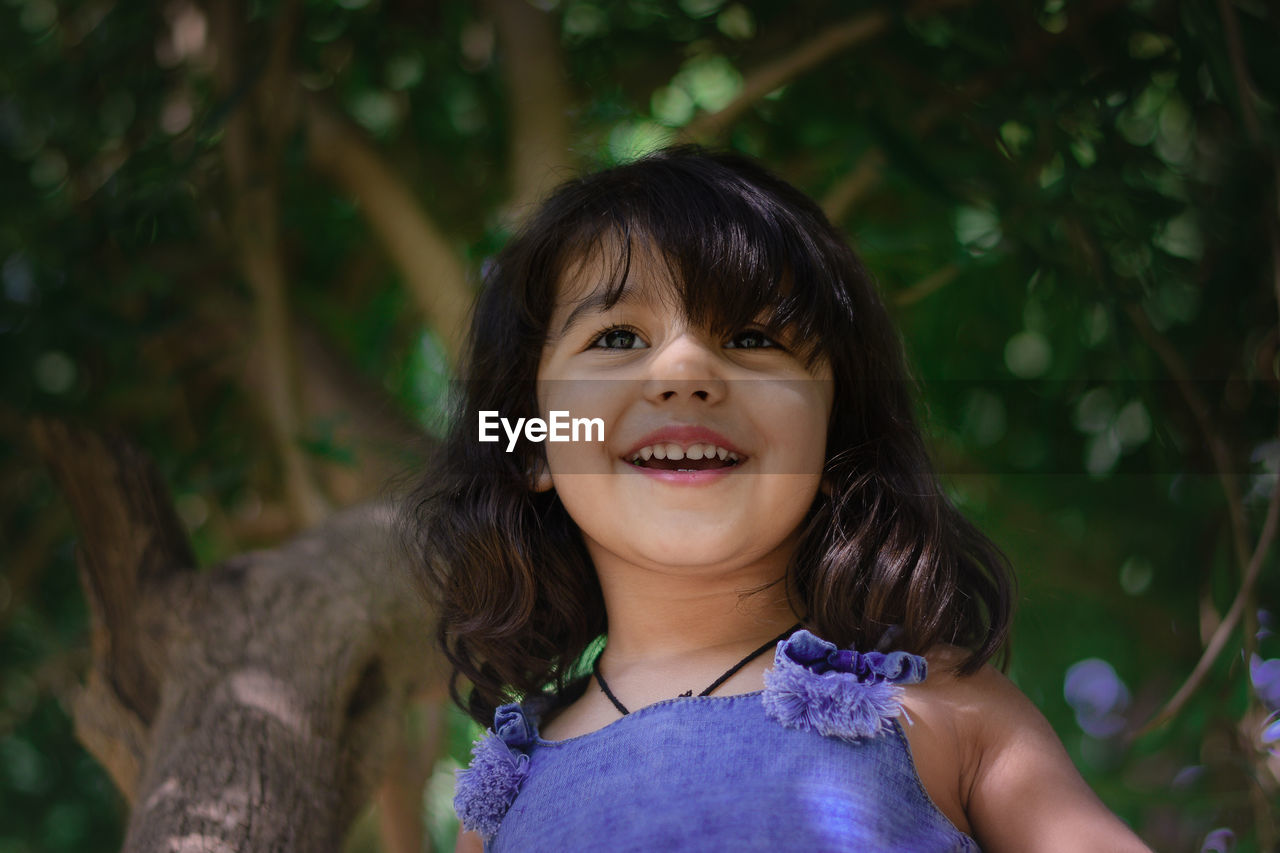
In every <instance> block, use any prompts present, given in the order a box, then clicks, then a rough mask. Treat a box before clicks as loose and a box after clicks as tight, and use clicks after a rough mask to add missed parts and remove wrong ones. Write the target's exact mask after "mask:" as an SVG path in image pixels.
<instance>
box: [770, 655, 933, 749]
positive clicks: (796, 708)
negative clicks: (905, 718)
mask: <svg viewBox="0 0 1280 853" xmlns="http://www.w3.org/2000/svg"><path fill="white" fill-rule="evenodd" d="M924 677H925V660H924V658H922V657H920V656H919V655H912V654H908V653H907V652H889V653H888V654H883V653H881V652H868V653H866V654H863V653H861V652H856V651H853V650H851V649H837V648H836V646H835V644H834V643H828V642H827V641H825V640H822V639H819V638H818V637H816V636H814V635H813V634H811V633H809V632H808V631H805V630H800V631H797V632H796V633H794V634H792V635H791V638H790V639H788V640H784V641H783V642H781V643H779V644H778V651H777V653H776V654H775V655H774V659H773V669H771V670H769V671H768V672H767V673H765V677H764V678H765V691H764V695H763V697H762V701H763V702H764V707H765V712H766V713H767V714H768V715H769V716H770V717H772V718H773V719H775V720H777V721H778V722H779V723H781V724H782V725H784V726H786V727H788V728H793V729H800V730H802V731H816V732H818V733H819V734H821V735H823V736H826V737H838V738H844V739H846V740H857V739H858V738H865V737H875V736H878V735H880V734H883V733H884V732H885V731H886V730H887V729H888V728H889V725H890V721H891V720H892V719H893V718H894V717H896V716H897V715H898V714H899V713H900V712H901V711H902V705H901V703H900V701H899V700H900V698H901V695H902V687H901V685H903V684H915V683H917V682H920V681H923V680H924Z"/></svg>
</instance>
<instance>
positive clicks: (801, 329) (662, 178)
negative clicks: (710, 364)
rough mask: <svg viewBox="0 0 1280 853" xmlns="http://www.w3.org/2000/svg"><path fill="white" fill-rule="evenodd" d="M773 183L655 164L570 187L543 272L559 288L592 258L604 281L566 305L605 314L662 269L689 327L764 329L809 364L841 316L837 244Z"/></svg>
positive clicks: (819, 219)
mask: <svg viewBox="0 0 1280 853" xmlns="http://www.w3.org/2000/svg"><path fill="white" fill-rule="evenodd" d="M695 167H696V168H695ZM773 184H774V181H772V180H771V181H769V183H768V184H764V183H763V181H761V180H759V179H757V180H755V181H748V180H746V179H744V177H743V176H742V175H740V174H737V173H736V172H735V171H733V170H731V169H729V168H727V167H725V166H723V165H721V164H718V163H708V161H706V160H703V161H701V162H699V163H697V164H690V163H688V162H683V161H679V160H667V159H663V158H661V157H652V158H646V159H644V160H639V161H636V162H634V163H631V164H628V165H626V166H621V167H618V168H616V169H613V170H610V171H609V172H605V173H601V174H599V175H595V176H592V177H590V178H586V179H584V180H582V181H579V182H575V183H573V184H570V185H569V186H567V187H565V188H564V189H563V190H562V192H561V194H560V195H561V197H560V198H558V199H556V201H560V202H563V205H561V204H553V205H552V206H553V207H556V208H560V210H562V211H563V215H564V218H562V219H561V220H560V223H559V224H560V233H561V234H562V235H564V237H563V240H562V241H560V243H559V245H558V246H557V247H556V248H555V250H554V255H555V257H554V260H552V261H551V263H550V264H548V265H547V267H546V268H549V270H554V271H555V273H556V275H555V276H554V278H555V279H556V280H557V281H564V280H567V279H569V278H571V277H572V276H573V274H574V272H575V269H581V268H582V266H583V265H585V264H586V263H587V261H589V260H592V259H598V261H599V262H600V265H601V267H602V268H603V270H604V275H603V276H602V277H601V279H600V280H599V281H597V282H594V283H593V284H592V286H590V287H589V288H588V289H587V291H586V292H585V293H581V294H575V301H576V300H577V299H582V300H590V301H591V302H593V303H598V304H599V305H600V306H601V307H603V308H604V309H606V310H607V309H609V308H612V307H613V306H614V305H616V304H617V303H618V302H620V301H622V300H623V298H624V296H627V295H628V294H630V292H631V291H632V290H633V289H634V286H635V285H634V279H633V277H632V275H631V270H632V266H633V265H634V264H637V263H643V264H650V265H653V264H663V265H665V271H666V273H667V278H668V280H669V284H670V292H671V293H672V294H673V295H674V297H675V298H676V299H677V300H678V302H679V305H678V307H679V309H680V310H681V311H682V313H683V314H684V316H685V319H687V320H688V322H689V323H690V324H692V325H696V326H698V327H702V328H707V329H709V330H710V331H711V332H712V333H713V334H716V335H718V336H727V335H730V334H732V333H734V332H736V331H739V330H741V329H742V328H744V327H746V326H750V325H758V326H761V327H763V328H764V329H765V330H766V331H767V332H769V333H770V334H772V335H775V336H777V337H778V338H779V340H780V341H782V342H785V343H786V345H788V346H789V347H790V348H791V349H792V350H793V351H794V352H796V353H797V355H799V356H800V357H801V358H802V359H803V360H804V361H805V363H806V365H807V366H808V367H813V365H814V364H815V363H816V362H817V361H818V360H820V359H821V358H822V357H823V356H824V354H826V353H827V351H828V348H829V344H830V342H832V341H834V340H838V339H839V337H840V336H839V334H838V332H839V328H840V324H841V317H842V316H846V315H847V311H848V308H847V304H845V305H842V304H841V303H842V302H844V300H841V299H840V294H842V293H844V292H846V286H847V284H848V282H846V281H843V280H842V278H843V277H842V275H841V269H842V267H844V266H845V265H844V264H842V263H841V261H842V258H840V257H839V253H840V250H839V247H840V241H839V238H838V237H835V235H834V234H832V233H831V226H830V225H829V224H828V223H827V222H826V220H825V217H823V215H822V213H821V211H820V210H819V209H818V208H817V206H816V205H814V204H813V203H812V202H811V201H809V199H808V198H806V197H804V196H802V195H800V194H799V192H798V191H792V192H791V193H787V194H786V195H783V194H782V193H780V192H778V188H777V187H775V186H774V185H773ZM782 186H783V187H784V188H785V189H790V188H789V187H786V185H782ZM770 190H772V192H770ZM850 254H851V253H850ZM547 296H549V297H550V302H551V303H552V304H554V301H555V296H556V293H555V291H554V290H552V291H551V292H550V293H548V294H547Z"/></svg>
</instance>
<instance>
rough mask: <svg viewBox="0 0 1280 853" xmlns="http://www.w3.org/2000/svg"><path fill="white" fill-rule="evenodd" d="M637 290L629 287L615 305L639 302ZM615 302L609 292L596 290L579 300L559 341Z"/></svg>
mask: <svg viewBox="0 0 1280 853" xmlns="http://www.w3.org/2000/svg"><path fill="white" fill-rule="evenodd" d="M639 299H640V297H638V296H637V294H636V291H635V288H633V287H627V288H625V289H623V291H622V294H621V295H620V296H619V297H618V299H617V300H616V302H614V304H617V305H624V304H626V303H628V302H636V301H639ZM611 301H613V300H610V299H609V294H608V291H606V290H596V291H593V292H592V293H591V294H589V295H587V296H585V297H583V298H582V299H581V300H579V302H578V304H577V305H575V306H573V310H572V311H570V312H569V316H568V317H566V318H565V321H564V323H563V325H561V326H560V332H559V334H557V335H556V339H557V340H559V339H560V338H563V337H564V336H565V335H567V334H568V333H569V331H570V330H571V329H572V328H573V327H574V326H575V325H577V324H578V322H579V321H580V320H581V319H582V318H583V317H585V316H586V315H588V314H598V313H600V312H601V311H606V310H608V309H609V308H610V307H611V306H610V305H609V303H610V302H611Z"/></svg>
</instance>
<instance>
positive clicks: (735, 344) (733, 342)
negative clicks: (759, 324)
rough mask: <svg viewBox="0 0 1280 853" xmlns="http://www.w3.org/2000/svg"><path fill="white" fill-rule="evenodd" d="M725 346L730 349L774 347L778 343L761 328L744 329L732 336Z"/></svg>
mask: <svg viewBox="0 0 1280 853" xmlns="http://www.w3.org/2000/svg"><path fill="white" fill-rule="evenodd" d="M725 346H726V347H727V348H729V349H772V348H775V347H777V346H778V344H777V343H775V342H774V340H773V338H770V337H769V336H768V335H766V334H765V333H764V332H762V331H760V330H759V329H744V330H743V331H741V332H738V334H736V335H734V336H733V337H732V338H730V339H729V342H728V343H727V344H725Z"/></svg>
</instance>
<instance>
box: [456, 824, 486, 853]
mask: <svg viewBox="0 0 1280 853" xmlns="http://www.w3.org/2000/svg"><path fill="white" fill-rule="evenodd" d="M453 853H484V840H483V839H482V838H481V837H480V833H478V832H467V831H466V830H465V829H463V828H462V827H458V840H457V841H456V842H454V847H453Z"/></svg>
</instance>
